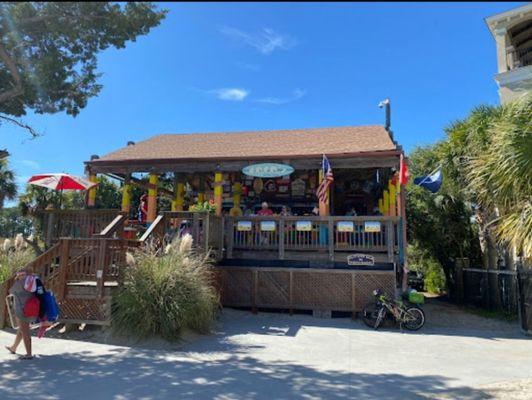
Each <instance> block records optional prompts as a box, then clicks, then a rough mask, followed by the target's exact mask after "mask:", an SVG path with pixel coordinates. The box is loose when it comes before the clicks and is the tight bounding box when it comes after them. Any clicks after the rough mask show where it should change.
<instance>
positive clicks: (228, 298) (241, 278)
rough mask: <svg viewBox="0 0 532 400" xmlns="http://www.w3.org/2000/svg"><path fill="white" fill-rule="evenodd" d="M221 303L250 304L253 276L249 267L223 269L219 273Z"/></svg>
mask: <svg viewBox="0 0 532 400" xmlns="http://www.w3.org/2000/svg"><path fill="white" fill-rule="evenodd" d="M220 280H221V286H222V293H221V294H222V304H224V305H233V306H243V307H249V306H252V300H253V299H252V287H253V276H252V271H251V269H238V270H236V269H235V270H230V269H223V270H221V273H220Z"/></svg>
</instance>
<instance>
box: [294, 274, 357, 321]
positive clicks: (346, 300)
mask: <svg viewBox="0 0 532 400" xmlns="http://www.w3.org/2000/svg"><path fill="white" fill-rule="evenodd" d="M292 285H293V287H292V302H293V304H294V308H307V309H327V310H337V311H342V310H345V311H350V310H351V309H352V304H351V303H352V301H351V298H352V297H351V286H352V285H351V274H350V273H345V274H344V273H326V272H299V271H298V272H293V283H292Z"/></svg>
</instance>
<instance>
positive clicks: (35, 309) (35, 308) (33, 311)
mask: <svg viewBox="0 0 532 400" xmlns="http://www.w3.org/2000/svg"><path fill="white" fill-rule="evenodd" d="M40 307H41V302H40V301H39V299H38V298H37V296H31V298H29V299H28V301H26V304H24V310H23V312H24V316H25V317H29V318H32V317H38V316H39V308H40Z"/></svg>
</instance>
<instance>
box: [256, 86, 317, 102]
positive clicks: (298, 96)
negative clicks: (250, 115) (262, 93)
mask: <svg viewBox="0 0 532 400" xmlns="http://www.w3.org/2000/svg"><path fill="white" fill-rule="evenodd" d="M306 94H307V92H305V91H304V90H301V89H295V90H294V91H293V92H292V95H291V96H289V97H263V98H262V99H258V100H256V101H257V102H259V103H265V104H272V105H276V106H278V105H281V104H286V103H291V102H293V101H297V100H299V99H301V98H303V97H304V96H305V95H306Z"/></svg>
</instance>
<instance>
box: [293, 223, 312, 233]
mask: <svg viewBox="0 0 532 400" xmlns="http://www.w3.org/2000/svg"><path fill="white" fill-rule="evenodd" d="M311 230H312V221H296V231H299V232H310V231H311Z"/></svg>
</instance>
